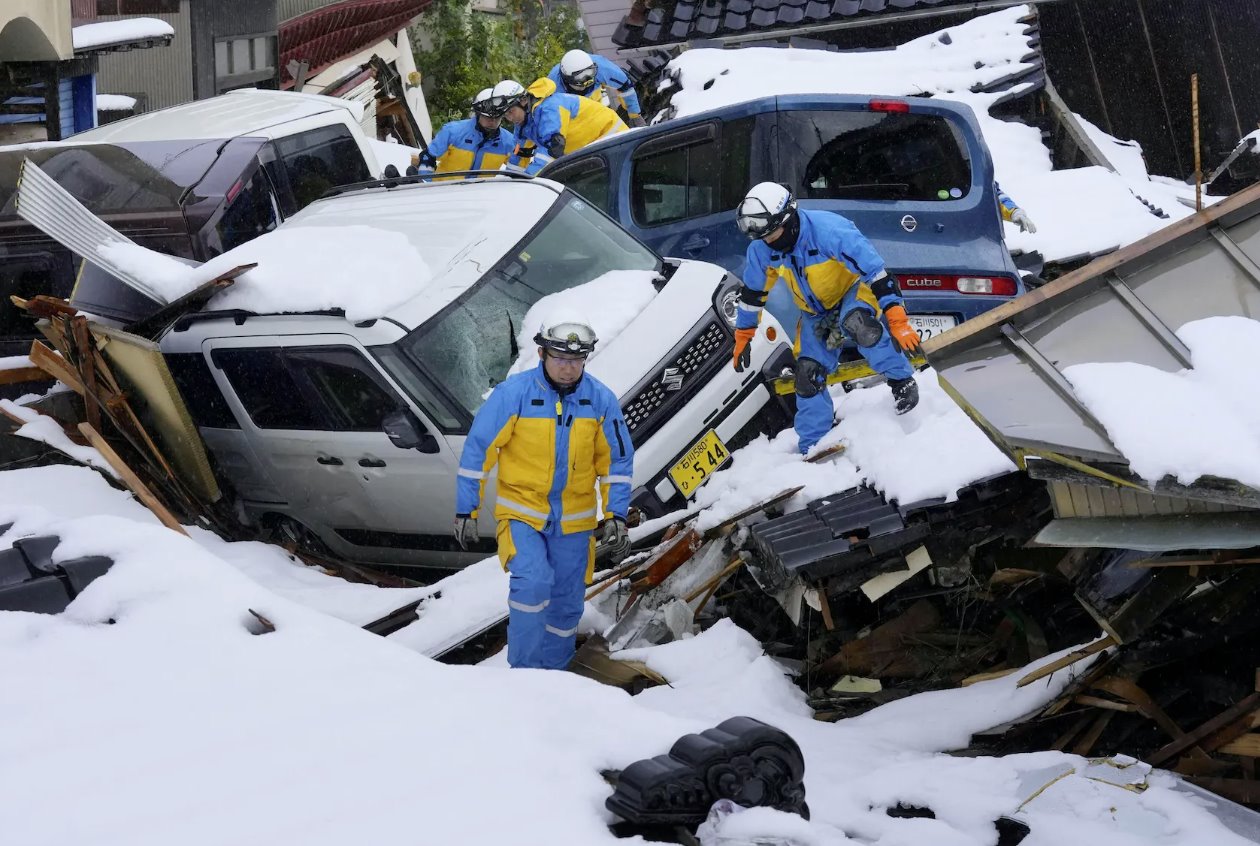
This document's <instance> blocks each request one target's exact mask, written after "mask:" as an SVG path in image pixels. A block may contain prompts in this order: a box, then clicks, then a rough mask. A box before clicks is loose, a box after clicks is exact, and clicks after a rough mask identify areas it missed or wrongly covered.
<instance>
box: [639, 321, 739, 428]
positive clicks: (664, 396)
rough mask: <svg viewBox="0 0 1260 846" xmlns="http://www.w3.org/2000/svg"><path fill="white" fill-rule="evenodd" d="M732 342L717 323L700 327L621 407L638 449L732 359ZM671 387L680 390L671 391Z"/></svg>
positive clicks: (675, 348)
mask: <svg viewBox="0 0 1260 846" xmlns="http://www.w3.org/2000/svg"><path fill="white" fill-rule="evenodd" d="M732 346H733V342H732V340H731V337H730V335H728V334H727V333H726V331H725V330H724V329H723V328H722V324H721V323H719V322H718V321H717V320H709V321H708V322H707V323H703V324H699V325H698V326H697V327H696V328H694V329H693V330H692V331H691V332H690V333H689V334H688V337H687V339H686V340H684V341H683V342H682V343H681V344H679V345H678V346H676V347H674V349H673V350H671V351H670V353H669V355H668V356H666V357H665V359H664V361H662V362H661V364H660V365H659V366H658V367H657V368H656V370H655V371H653V373H652V374H651V375H650V376H648V377H647V378H646V379H644V380H643V381H642V382H640V383H639V384H638V385H637V386H636V387H635V389H634V390H633V391H631V392H630V394H629V397H630V399H629V400H627V401H624V402H623V403H622V404H621V412H622V415H623V416H624V417H625V418H626V428H628V429H629V430H630V440H631V442H632V443H633V444H634V445H635V446H638V445H640V444H642V443H643V442H644V441H646V440H647V439H648V438H650V437H651V436H652V433H654V432H655V431H656V430H657V429H659V428H661V426H663V425H665V422H666V421H667V420H669V419H670V418H671V417H673V416H674V414H675V413H676V412H677V411H678V409H680V408H682V406H684V405H686V404H687V401H688V400H690V399H691V398H692V397H694V396H695V395H696V393H697V392H698V391H699V390H700V388H701V387H703V386H704V384H705V383H706V382H707V381H708V380H709V377H710V376H712V375H713V373H714V372H715V371H716V370H717V369H718V368H719V367H721V366H722V362H723V361H725V360H726V359H728V358H730V353H731V348H732ZM672 385H677V386H678V387H676V388H673V389H671V386H672Z"/></svg>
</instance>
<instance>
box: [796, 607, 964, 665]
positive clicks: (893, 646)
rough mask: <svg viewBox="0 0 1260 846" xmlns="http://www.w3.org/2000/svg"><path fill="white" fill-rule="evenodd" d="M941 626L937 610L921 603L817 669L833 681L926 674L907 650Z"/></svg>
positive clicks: (852, 642)
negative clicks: (840, 677) (846, 677)
mask: <svg viewBox="0 0 1260 846" xmlns="http://www.w3.org/2000/svg"><path fill="white" fill-rule="evenodd" d="M940 622H941V615H940V612H939V611H937V609H936V606H935V605H933V604H932V603H930V602H928V601H926V600H919V601H918V602H915V603H914V604H913V605H911V606H910V607H909V608H907V609H906V610H905V611H904V612H902V613H901V614H900V615H898V616H897V617H895V618H893V619H892V620H889V621H888V622H887V623H884V624H883V625H881V626H879V627H877V628H876V629H874V630H873V631H872V632H871V633H870V634H868V635H867V636H866V637H863V638H859V639H858V640H854V641H850V642H849V643H846V644H845V645H844V646H843V647H841V648H840V651H839V652H837V653H836V654H835V655H833V656H832V657H830V658H828V659H827V660H826V661H823V662H822V663H820V664H819V665H818V666H816V667H815V668H814V672H815V673H816V674H817V675H819V676H821V677H823V678H831V677H833V676H838V675H845V674H847V675H861V676H877V677H881V678H889V677H892V678H905V677H914V676H918V675H920V674H922V673H923V672H925V667H924V666H923V662H922V661H921V660H920V659H919V658H917V657H916V656H914V655H913V654H911V653H910V651H909V650H908V649H907V648H906V647H907V644H908V643H909V641H910V639H911V638H912V637H914V636H915V635H919V634H922V633H924V632H927V631H930V630H931V629H934V628H936V627H937V625H939V624H940Z"/></svg>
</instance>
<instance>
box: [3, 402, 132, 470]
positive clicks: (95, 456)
mask: <svg viewBox="0 0 1260 846" xmlns="http://www.w3.org/2000/svg"><path fill="white" fill-rule="evenodd" d="M0 408H3V409H4V410H5V411H6V412H8V414H9V415H10V416H12V417H17V418H20V419H21V420H23V421H25V423H24V424H23V425H22V426H21V427H19V428H18V429H17V431H15V432H14V433H13V434H15V435H17V436H18V437H19V438H30V439H31V440H33V441H39V442H41V443H45V444H48V445H49V446H50V447H52V448H53V449H56V450H59V451H61V452H63V453H65V454H66V455H68V456H70V457H71V458H73V459H74V460H76V461H80V462H82V463H83V464H87V465H89V466H91V467H95V468H97V469H98V470H103V471H104V472H106V473H108V474H109V475H111V476H114V477H117V476H118V473H117V472H115V470H114V468H113V467H111V466H109V462H108V461H106V460H105V459H104V458H103V457H102V456H101V454H100V453H99V452H97V451H96V449H95V448H94V447H90V446H79V445H78V444H76V443H75V442H74V441H72V440H70V438H69V437H68V436H67V435H66V432H65V430H64V429H62V428H61V424H60V423H58V422H57V421H56V420H54V419H53V418H51V417H49V416H47V415H45V414H40V413H39V412H38V411H36V410H35V409H33V408H27V407H26V406H24V405H19V404H18V403H15V402H14V401H13V400H9V399H0Z"/></svg>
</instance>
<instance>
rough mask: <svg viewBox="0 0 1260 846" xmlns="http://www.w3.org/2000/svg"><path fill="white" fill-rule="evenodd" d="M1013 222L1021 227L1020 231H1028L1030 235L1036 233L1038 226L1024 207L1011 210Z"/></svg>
mask: <svg viewBox="0 0 1260 846" xmlns="http://www.w3.org/2000/svg"><path fill="white" fill-rule="evenodd" d="M1011 223H1013V224H1015V225H1016V226H1018V227H1019V231H1020V232H1027V233H1028V234H1029V235H1032V234H1035V233H1036V231H1037V227H1036V226H1034V225H1033V222H1032V218H1030V217H1029V216H1028V215H1027V214H1025V213H1024V210H1023V209H1015V211H1013V212H1011Z"/></svg>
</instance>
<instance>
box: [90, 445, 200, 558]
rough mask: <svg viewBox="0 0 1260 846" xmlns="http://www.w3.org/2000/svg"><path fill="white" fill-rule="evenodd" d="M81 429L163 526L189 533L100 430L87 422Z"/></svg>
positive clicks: (182, 533)
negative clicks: (102, 435)
mask: <svg viewBox="0 0 1260 846" xmlns="http://www.w3.org/2000/svg"><path fill="white" fill-rule="evenodd" d="M79 431H80V432H82V433H83V436H84V437H85V438H87V440H88V443H90V444H91V445H92V446H94V447H96V451H97V452H99V453H100V454H101V457H102V458H104V459H105V461H106V462H107V463H108V464H109V466H110V467H113V468H114V472H116V473H117V474H118V477H119V478H120V479H122V480H123V483H124V484H125V485H126V486H127V487H128V488H129V489H130V490H131V492H132V493H133V494H135V495H136V498H137V499H139V500H140V501H141V502H142V503H144V505H145V507H147V508H148V509H149V510H150V511H152V512H153V514H154V516H155V517H157V518H158V521H159V522H160V523H161V524H162V525H163V526H165V527H166V528H168V529H172V530H174V531H176V532H179V533H180V534H181V535H187V534H188V532H187V530H186V529H184V527H183V525H181V524H180V522H179V520H177V519H176V518H175V515H174V514H172V513H171V512H170V509H168V508H167V507H166V506H165V505H164V504H163V503H162V501H161V500H160V499H158V498H157V497H156V496H154V494H153V491H151V490H149V486H148V485H146V484H145V483H144V482H143V481H141V480H140V477H139V476H137V475H136V474H135V473H134V472H133V471H132V469H131V468H130V467H128V466H127V462H125V461H123V460H122V458H121V457H120V456H119V455H118V453H117V452H115V451H114V448H113V447H111V446H110V445H109V443H108V442H107V441H106V440H105V439H104V438H103V437H101V434H100V433H99V432H97V431H96V430H95V429H93V428H92V427H91V425H89V424H87V423H80V424H79Z"/></svg>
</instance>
